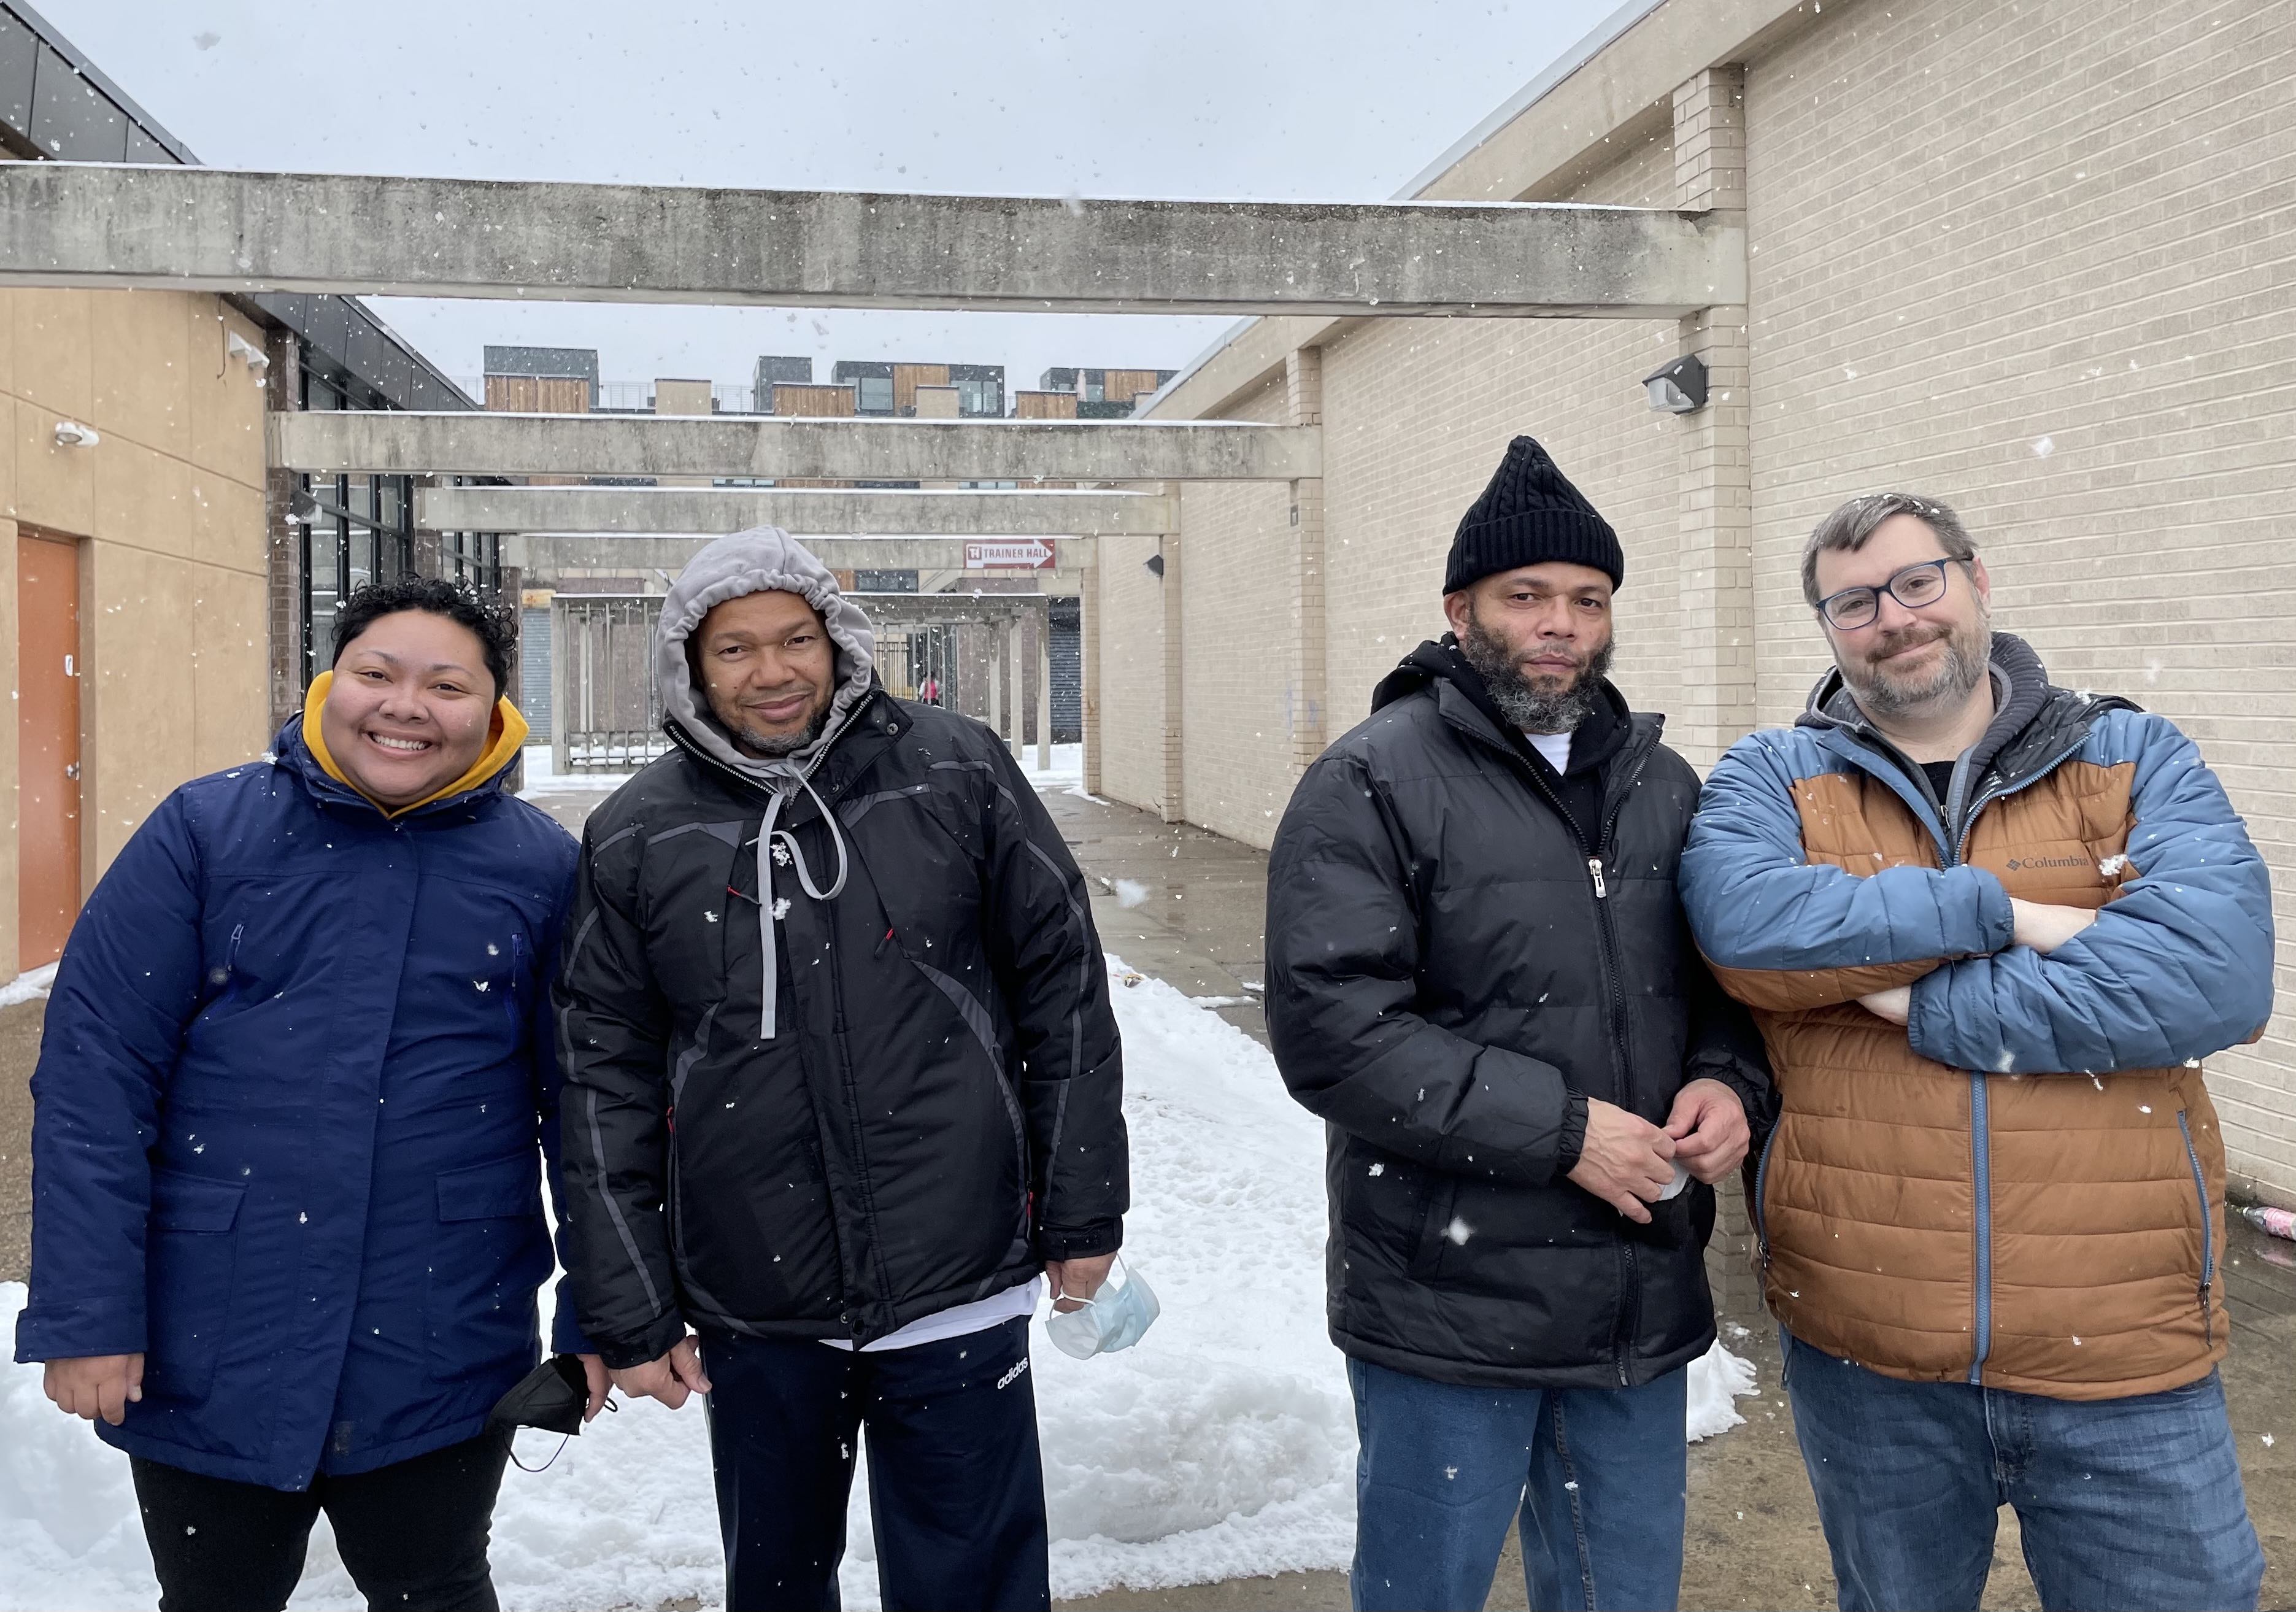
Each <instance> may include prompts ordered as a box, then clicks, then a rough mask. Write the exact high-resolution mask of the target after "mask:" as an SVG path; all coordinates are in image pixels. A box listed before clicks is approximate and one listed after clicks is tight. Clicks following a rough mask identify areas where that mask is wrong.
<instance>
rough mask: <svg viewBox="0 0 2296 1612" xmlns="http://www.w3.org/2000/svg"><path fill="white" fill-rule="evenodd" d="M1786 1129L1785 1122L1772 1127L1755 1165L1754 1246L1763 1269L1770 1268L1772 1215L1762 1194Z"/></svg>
mask: <svg viewBox="0 0 2296 1612" xmlns="http://www.w3.org/2000/svg"><path fill="white" fill-rule="evenodd" d="M1784 1130H1785V1126H1784V1123H1779V1124H1775V1125H1772V1126H1771V1127H1770V1134H1769V1135H1768V1136H1767V1138H1766V1139H1764V1140H1763V1142H1762V1156H1761V1158H1760V1159H1759V1161H1758V1162H1757V1163H1756V1164H1755V1165H1754V1246H1755V1248H1756V1250H1757V1251H1758V1252H1759V1254H1760V1255H1761V1260H1762V1269H1763V1270H1764V1271H1767V1270H1769V1268H1770V1217H1769V1216H1768V1215H1767V1213H1764V1212H1763V1209H1762V1194H1763V1193H1764V1192H1766V1191H1767V1190H1768V1188H1769V1184H1770V1155H1771V1153H1772V1152H1773V1151H1774V1150H1775V1148H1776V1147H1777V1145H1778V1135H1779V1133H1780V1132H1781V1131H1784Z"/></svg>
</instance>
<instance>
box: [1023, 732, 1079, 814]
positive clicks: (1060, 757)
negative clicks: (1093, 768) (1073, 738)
mask: <svg viewBox="0 0 2296 1612" xmlns="http://www.w3.org/2000/svg"><path fill="white" fill-rule="evenodd" d="M1021 772H1022V773H1023V774H1025V775H1026V776H1027V777H1028V780H1029V782H1030V783H1031V784H1034V785H1036V786H1037V790H1038V791H1039V792H1040V793H1041V792H1043V791H1045V790H1048V789H1059V790H1063V791H1066V792H1067V793H1068V794H1084V746H1083V745H1081V744H1055V745H1054V746H1053V753H1052V765H1051V766H1049V767H1042V768H1040V767H1038V766H1037V747H1036V746H1035V745H1034V744H1030V745H1029V746H1028V747H1027V748H1026V749H1024V750H1022V751H1021ZM1085 798H1086V799H1087V800H1089V799H1091V798H1092V797H1091V796H1089V795H1086V796H1085Z"/></svg>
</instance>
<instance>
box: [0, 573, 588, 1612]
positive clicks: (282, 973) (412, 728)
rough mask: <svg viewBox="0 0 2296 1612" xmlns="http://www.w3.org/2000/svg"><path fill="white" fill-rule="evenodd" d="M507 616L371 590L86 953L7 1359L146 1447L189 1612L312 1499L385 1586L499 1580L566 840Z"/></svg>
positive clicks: (238, 1592)
mask: <svg viewBox="0 0 2296 1612" xmlns="http://www.w3.org/2000/svg"><path fill="white" fill-rule="evenodd" d="M515 620H516V618H515V616H514V614H513V613H511V612H509V611H507V610H504V609H501V608H498V607H496V606H495V605H490V604H487V603H484V602H482V601H481V600H480V599H479V598H478V597H477V596H475V595H473V594H471V593H470V592H469V591H467V590H465V589H463V588H459V587H457V586H456V585H455V584H452V583H447V582H439V581H428V580H421V579H417V578H414V577H407V578H404V579H401V580H397V581H391V582H378V583H371V584H369V585H367V586H366V587H364V588H359V589H358V590H357V591H356V592H354V593H353V594H351V595H350V596H349V597H348V598H347V599H346V600H344V602H343V605H342V607H341V609H340V612H339V613H338V614H337V615H336V618H335V628H334V637H335V658H334V667H333V670H332V671H330V672H323V673H321V674H320V676H319V677H318V678H317V679H316V680H315V681H314V682H313V683H312V685H311V689H310V694H309V696H308V698H307V702H306V703H305V706H304V710H303V714H302V716H301V717H300V718H299V719H298V720H295V721H293V722H291V723H289V724H288V725H287V727H286V728H283V730H281V732H280V734H279V736H278V737H277V739H276V740H275V742H274V749H275V754H276V757H277V759H276V760H265V761H250V762H248V763H246V764H245V765H243V766H240V767H234V768H230V769H226V770H225V771H223V772H219V773H214V774H210V775H209V777H203V778H198V779H194V780H193V782H191V783H188V784H185V785H183V786H182V787H181V788H179V789H177V790H176V792H175V793H174V794H170V795H169V796H168V798H167V799H166V800H165V801H163V802H160V805H159V806H158V808H157V809H156V810H154V811H153V812H152V815H151V816H150V817H149V818H145V819H144V821H143V824H142V826H141V827H138V828H137V829H136V831H135V835H133V836H132V837H131V838H130V839H129V840H128V842H127V845H126V846H125V847H124V848H123V849H122V850H121V851H120V853H119V859H117V860H116V861H114V862H113V863H112V865H111V870H110V871H109V872H107V873H106V874H105V875H104V876H103V879H102V882H101V883H100V884H97V886H96V888H95V892H94V895H92V896H90V897H89V898H88V902H87V906H86V909H84V910H83V911H82V912H81V914H80V917H79V921H78V924H77V925H75V926H74V927H73V930H72V933H71V939H70V943H69V944H68V945H67V946H66V947H65V948H64V955H63V961H62V964H61V966H60V967H59V968H58V969H57V972H56V983H55V991H54V994H53V997H52V998H51V999H50V1001H49V1004H48V1014H47V1023H46V1027H45V1032H44V1033H43V1035H42V1038H41V1047H40V1061H39V1067H38V1069H37V1073H35V1074H34V1075H33V1078H32V1095H33V1104H34V1107H33V1123H32V1169H33V1176H32V1275H31V1295H30V1301H29V1304H27V1305H26V1306H25V1309H24V1312H23V1314H22V1317H21V1320H19V1321H18V1323H17V1330H16V1358H17V1359H18V1360H20V1361H46V1362H47V1372H46V1381H47V1391H48V1396H49V1397H50V1398H51V1399H53V1400H54V1401H55V1402H56V1403H57V1404H58V1405H59V1406H61V1408H62V1409H63V1410H67V1411H70V1412H72V1413H73V1414H76V1415H79V1416H84V1417H87V1418H89V1419H93V1420H95V1421H96V1422H97V1427H96V1432H97V1434H98V1435H100V1436H101V1437H102V1439H103V1440H104V1442H105V1443H110V1444H112V1445H114V1446H116V1447H118V1448H119V1449H121V1450H124V1451H126V1452H127V1455H128V1457H129V1465H130V1468H131V1470H132V1471H133V1473H134V1475H135V1494H136V1499H137V1501H138V1502H139V1503H140V1505H141V1507H142V1510H143V1529H144V1534H145V1537H146V1538H147V1539H148V1540H149V1541H150V1542H151V1547H152V1566H153V1567H154V1568H155V1569H156V1571H157V1572H158V1575H159V1579H160V1606H161V1608H164V1612H248V1609H250V1608H280V1607H283V1606H285V1605H286V1604H287V1599H288V1597H289V1595H290V1594H291V1593H292V1591H294V1588H295V1583H296V1580H297V1578H298V1577H299V1575H300V1574H301V1572H302V1567H303V1559H304V1552H305V1549H306V1543H307V1540H308V1537H309V1534H310V1531H311V1525H312V1523H313V1521H314V1520H315V1519H316V1517H317V1516H318V1514H319V1513H320V1512H321V1511H322V1510H324V1511H325V1512H326V1514H327V1517H328V1520H329V1522H330V1523H331V1524H332V1526H333V1529H334V1534H335V1540H336V1542H337V1544H338V1546H339V1547H340V1550H341V1552H342V1559H343V1564H344V1566H345V1567H348V1569H349V1571H350V1575H351V1577H352V1579H353V1581H354V1582H355V1583H357V1585H358V1587H359V1589H360V1591H362V1592H363V1593H364V1594H365V1596H366V1598H367V1600H368V1602H369V1604H370V1605H372V1606H374V1607H391V1608H406V1609H407V1612H421V1609H422V1608H430V1609H432V1612H463V1609H465V1608H492V1607H493V1606H494V1605H495V1593H494V1589H493V1585H492V1583H491V1582H490V1579H489V1575H488V1564H487V1541H488V1520H489V1518H490V1517H491V1515H492V1513H493V1510H494V1504H495V1492H496V1485H498V1484H499V1483H500V1482H501V1479H502V1473H503V1463H504V1458H505V1456H506V1455H507V1453H508V1451H509V1444H508V1442H507V1441H506V1440H505V1439H504V1438H503V1437H501V1436H500V1435H492V1434H488V1433H487V1432H486V1431H485V1430H484V1429H485V1427H486V1423H487V1417H488V1411H489V1410H491V1409H492V1408H493V1406H494V1403H495V1402H496V1399H497V1398H498V1397H499V1396H501V1395H502V1394H504V1392H505V1391H506V1390H508V1389H509V1388H510V1387H511V1386H512V1385H514V1384H515V1383H517V1382H518V1381H519V1379H520V1378H521V1377H523V1376H524V1375H525V1374H526V1373H527V1372H528V1371H529V1369H531V1368H532V1367H533V1366H534V1364H535V1361H536V1356H537V1348H536V1343H537V1340H536V1320H537V1317H536V1303H535V1290H536V1288H537V1287H539V1286H540V1285H541V1284H542V1283H543V1282H544V1281H545V1280H546V1279H548V1278H549V1276H550V1272H551V1265H552V1261H551V1247H550V1235H549V1230H548V1222H547V1221H545V1219H544V1217H543V1208H542V1185H543V1180H544V1177H545V1170H544V1152H545V1149H546V1150H548V1151H550V1152H552V1153H554V1152H555V1149H556V1145H557V1123H556V1120H557V1112H556V1111H557V1102H558V1076H557V1067H556V1062H555V1059H554V1058H553V1056H552V1051H551V1038H550V1033H549V1030H548V1017H549V1007H548V999H547V984H548V972H547V971H548V968H549V961H548V959H550V958H553V956H554V955H555V953H556V949H557V942H558V929H559V919H560V916H561V913H562V908H563V904H564V901H565V897H566V892H567V887H568V884H569V882H570V878H571V876H572V873H573V864H574V851H575V847H574V842H573V841H572V839H570V837H569V836H568V835H567V834H566V831H565V830H564V829H562V828H561V827H558V825H557V824H556V823H554V822H553V821H552V820H551V819H550V818H548V817H547V816H545V814H544V813H542V812H541V811H538V810H536V809H535V808H533V807H531V806H529V805H527V804H526V803H525V802H521V801H519V800H517V799H516V798H514V797H512V796H511V795H508V794H504V793H503V791H502V787H501V785H502V777H503V773H504V769H506V768H508V767H509V766H510V764H511V763H512V761H515V760H516V759H517V757H518V753H519V744H520V743H521V740H522V739H523V738H524V737H525V736H526V724H525V723H524V722H523V721H522V720H520V717H519V714H518V712H517V711H515V710H514V709H512V706H511V704H510V702H509V701H508V700H507V699H505V698H504V697H503V695H502V689H503V686H504V679H505V677H506V676H507V673H508V670H509V662H510V652H511V647H512V643H513V640H514V635H515V632H516V628H515V624H514V623H515ZM556 1339H557V1343H558V1346H559V1348H560V1350H561V1351H562V1352H563V1353H584V1352H586V1349H587V1347H588V1345H586V1343H585V1342H584V1341H583V1339H582V1337H581V1335H580V1334H579V1332H578V1331H577V1330H576V1329H575V1328H574V1327H573V1326H572V1324H571V1319H570V1315H569V1314H568V1312H567V1311H566V1310H565V1309H563V1308H562V1309H561V1311H560V1312H559V1318H558V1326H557V1328H556ZM587 1365H588V1367H589V1371H590V1385H591V1409H592V1410H593V1412H594V1410H595V1408H596V1405H597V1403H598V1402H599V1401H600V1400H602V1399H603V1396H604V1394H605V1391H606V1382H605V1373H604V1369H603V1366H601V1365H600V1364H599V1363H598V1362H597V1361H596V1359H595V1357H591V1358H590V1359H589V1361H587Z"/></svg>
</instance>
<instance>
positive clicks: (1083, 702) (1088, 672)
mask: <svg viewBox="0 0 2296 1612" xmlns="http://www.w3.org/2000/svg"><path fill="white" fill-rule="evenodd" d="M1064 541H1066V542H1073V543H1074V544H1075V546H1076V548H1077V550H1078V552H1080V553H1081V554H1082V555H1084V563H1083V564H1082V566H1081V567H1079V574H1078V578H1077V671H1078V679H1077V680H1078V683H1079V684H1080V685H1082V687H1080V688H1079V689H1078V702H1077V707H1078V713H1079V715H1080V716H1081V718H1082V720H1083V725H1084V734H1083V739H1084V792H1085V793H1086V794H1099V793H1100V756H1101V731H1100V622H1101V614H1100V579H1101V574H1102V573H1101V563H1102V558H1103V556H1102V555H1101V552H1100V546H1101V544H1102V542H1103V541H1104V539H1100V538H1075V539H1064Z"/></svg>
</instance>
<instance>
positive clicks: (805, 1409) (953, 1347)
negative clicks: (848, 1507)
mask: <svg viewBox="0 0 2296 1612" xmlns="http://www.w3.org/2000/svg"><path fill="white" fill-rule="evenodd" d="M702 1359H703V1361H704V1362H705V1364H706V1365H707V1366H708V1369H709V1382H710V1388H711V1393H710V1395H709V1451H710V1456H711V1459H712V1461H713V1463H714V1465H715V1467H716V1468H717V1519H718V1523H719V1526H721V1527H723V1529H724V1530H725V1534H726V1608H727V1612H781V1609H783V1608H789V1609H791V1612H836V1608H837V1607H838V1597H837V1564H838V1562H839V1560H840V1559H841V1558H843V1556H844V1554H845V1502H846V1497H847V1496H848V1494H849V1493H850V1492H851V1490H852V1487H853V1461H854V1450H855V1445H856V1438H855V1435H856V1434H857V1432H859V1431H861V1430H863V1429H865V1430H866V1435H867V1437H868V1440H869V1511H870V1520H871V1522H872V1525H873V1532H874V1533H875V1534H876V1536H877V1582H878V1585H879V1587H880V1589H881V1591H882V1592H883V1595H884V1600H885V1612H949V1609H950V1608H981V1609H983V1612H1024V1609H1028V1608H1034V1609H1036V1612H1043V1609H1044V1608H1049V1607H1050V1606H1051V1604H1052V1588H1051V1581H1050V1565H1049V1563H1048V1561H1047V1559H1046V1550H1047V1546H1046V1534H1045V1474H1044V1466H1043V1462H1042V1461H1041V1460H1040V1459H1039V1457H1038V1455H1037V1400H1036V1393H1035V1390H1034V1388H1033V1387H1032V1386H1031V1385H1030V1384H1029V1322H1028V1319H1027V1318H1026V1317H1025V1316H1023V1317H1016V1318H1014V1319H1013V1320H1008V1321H1004V1322H1001V1323H999V1324H998V1325H997V1326H995V1327H993V1328H988V1329H987V1330H985V1331H980V1332H973V1333H969V1334H967V1335H966V1336H963V1337H952V1338H947V1339H944V1340H942V1341H941V1342H939V1343H935V1344H920V1345H917V1346H916V1347H914V1348H912V1349H889V1350H885V1351H883V1352H881V1353H876V1354H865V1353H851V1352H849V1351H846V1350H842V1349H831V1348H828V1347H826V1346H824V1345H821V1344H818V1343H815V1342H813V1341H811V1340H809V1339H808V1340H802V1341H798V1342H776V1341H767V1340H765V1339H760V1338H748V1337H733V1336H726V1335H725V1334H722V1333H713V1334H710V1335H709V1336H706V1337H705V1338H704V1339H703V1340H702Z"/></svg>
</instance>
